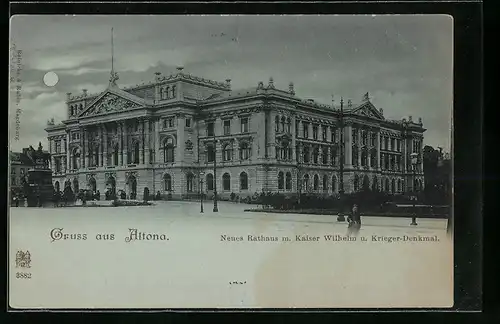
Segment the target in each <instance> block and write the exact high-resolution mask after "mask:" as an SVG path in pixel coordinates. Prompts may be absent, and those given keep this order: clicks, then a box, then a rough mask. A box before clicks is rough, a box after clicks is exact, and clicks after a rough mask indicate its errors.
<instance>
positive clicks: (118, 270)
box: [10, 201, 453, 308]
mask: <svg viewBox="0 0 500 324" xmlns="http://www.w3.org/2000/svg"><path fill="white" fill-rule="evenodd" d="M248 207H249V206H248V205H245V204H237V203H230V202H219V212H218V213H214V212H213V211H212V208H213V202H212V201H208V202H205V204H204V213H202V214H201V213H200V203H199V202H187V201H169V202H164V201H161V202H157V203H156V204H155V205H154V206H144V207H89V208H83V207H82V208H77V207H70V208H25V207H19V208H11V209H10V238H11V241H10V247H11V253H15V250H12V249H15V248H16V247H23V248H25V249H28V248H29V250H30V253H31V255H32V258H33V269H32V271H33V273H35V271H36V277H37V278H38V279H39V281H37V282H36V287H37V289H36V291H33V290H29V293H28V292H26V293H24V294H23V295H22V296H21V295H19V296H13V298H14V299H16V298H18V299H16V300H22V302H23V304H24V305H29V306H31V305H44V306H45V307H68V308H71V307H93V305H96V304H97V305H102V307H117V308H121V307H160V308H169V307H171V308H179V307H180V308H183V307H200V308H203V307H233V308H234V307H236V308H237V307H333V308H335V307H382V306H384V305H387V304H391V305H393V306H395V307H414V306H432V305H433V306H436V305H441V306H443V307H445V306H446V305H448V304H449V303H450V302H451V296H452V285H453V277H452V269H453V264H452V249H451V245H450V244H449V242H448V239H447V236H446V220H436V219H421V220H417V222H418V223H419V225H418V226H410V225H409V224H410V221H411V220H410V219H406V218H391V217H366V216H365V217H363V218H362V222H363V225H362V227H361V229H360V230H359V232H357V233H354V232H349V230H348V228H347V223H345V222H343V223H338V222H337V220H336V218H337V217H336V215H332V216H328V215H297V214H275V213H260V212H243V210H244V209H245V208H248ZM54 228H61V229H63V230H62V231H64V233H68V234H70V233H71V234H76V233H85V234H86V235H87V237H88V239H87V240H86V241H79V240H67V241H63V240H59V241H55V242H52V241H51V238H50V232H51V230H52V229H54ZM133 230H136V231H137V232H140V233H146V235H147V234H151V233H157V234H164V235H165V236H166V237H168V240H166V241H150V240H132V241H127V237H130V231H133ZM106 233H107V234H109V233H113V234H114V238H115V239H114V240H113V241H99V240H96V235H99V234H106ZM328 235H332V236H335V235H337V236H339V237H356V238H357V241H349V242H347V241H328V242H327V241H326V239H325V237H326V236H328ZM222 236H225V237H231V238H233V239H234V240H233V241H230V240H226V241H225V240H222V239H221V237H222ZM249 236H251V237H253V238H259V237H267V238H269V237H275V238H277V240H276V241H265V240H260V239H255V240H249V239H248V237H249ZM404 236H411V237H415V236H425V237H437V238H438V241H432V242H431V241H428V242H400V243H395V242H394V241H388V240H385V239H384V238H391V237H404ZM239 237H241V238H243V239H242V240H241V241H238V238H239ZM298 237H300V238H303V239H305V240H304V241H302V240H297V238H298ZM361 237H365V238H367V241H366V242H362V241H361V240H360V238H361ZM374 237H376V238H382V239H381V240H377V241H373V238H374ZM283 238H289V241H284V240H283ZM311 238H318V239H316V240H313V239H311ZM391 242H392V243H391ZM75 275H76V276H77V277H75ZM233 281H238V282H242V283H243V282H244V284H240V285H231V284H230V282H233ZM13 282H14V284H15V285H20V284H21V283H19V282H18V281H13ZM11 283H12V281H11ZM31 285H32V286H30V287H35V281H32V284H31ZM54 286H56V287H57V289H58V294H54V293H53V290H54ZM18 289H19V291H20V292H22V291H23V290H22V289H29V287H28V286H26V287H25V288H22V289H21V288H18ZM64 296H78V298H73V299H71V298H64ZM137 296H140V298H139V297H137ZM136 297H137V298H136ZM37 307H38V306H37Z"/></svg>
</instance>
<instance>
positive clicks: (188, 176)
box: [186, 172, 194, 192]
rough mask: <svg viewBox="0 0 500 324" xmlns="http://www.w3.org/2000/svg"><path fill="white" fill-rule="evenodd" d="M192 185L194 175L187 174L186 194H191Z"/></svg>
mask: <svg viewBox="0 0 500 324" xmlns="http://www.w3.org/2000/svg"><path fill="white" fill-rule="evenodd" d="M193 183H194V175H193V174H192V173H191V172H189V173H188V174H186V184H187V186H186V189H187V192H193Z"/></svg>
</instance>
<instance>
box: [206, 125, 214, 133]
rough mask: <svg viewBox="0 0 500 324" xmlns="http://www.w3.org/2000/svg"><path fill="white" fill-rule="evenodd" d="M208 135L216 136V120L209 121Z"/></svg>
mask: <svg viewBox="0 0 500 324" xmlns="http://www.w3.org/2000/svg"><path fill="white" fill-rule="evenodd" d="M207 136H214V122H208V123H207Z"/></svg>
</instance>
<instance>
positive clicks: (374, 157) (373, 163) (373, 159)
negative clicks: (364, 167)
mask: <svg viewBox="0 0 500 324" xmlns="http://www.w3.org/2000/svg"><path fill="white" fill-rule="evenodd" d="M370 165H371V167H372V168H376V167H377V152H376V151H375V150H372V153H371V156H370Z"/></svg>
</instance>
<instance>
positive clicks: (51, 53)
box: [9, 15, 453, 151]
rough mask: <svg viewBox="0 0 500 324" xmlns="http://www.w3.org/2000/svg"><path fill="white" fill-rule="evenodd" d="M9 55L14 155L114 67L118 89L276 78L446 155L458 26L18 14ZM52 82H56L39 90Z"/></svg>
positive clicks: (432, 21) (409, 21)
mask: <svg viewBox="0 0 500 324" xmlns="http://www.w3.org/2000/svg"><path fill="white" fill-rule="evenodd" d="M11 27H12V28H11V46H12V45H15V46H16V48H17V49H18V50H22V51H23V52H22V66H23V69H22V71H21V79H22V84H21V85H22V90H21V96H22V99H21V101H20V102H19V107H20V108H21V111H22V113H21V115H20V133H19V140H18V141H16V140H14V133H15V111H16V100H15V92H11V98H10V101H9V104H10V108H9V110H10V114H9V119H10V123H9V126H10V138H11V140H10V145H11V147H10V149H11V150H14V151H20V150H21V149H22V148H23V147H27V146H29V145H33V147H35V148H36V146H37V145H38V142H39V141H41V142H42V145H44V148H45V149H48V145H47V134H46V132H45V131H44V128H45V127H46V122H47V120H48V119H50V118H52V117H53V118H54V119H55V122H56V123H58V122H60V121H61V120H64V119H66V115H67V112H66V104H65V100H66V92H72V93H73V95H76V94H81V93H82V89H88V92H89V94H93V93H98V92H101V91H103V90H105V89H106V87H107V85H108V80H109V72H110V69H111V27H113V28H114V54H115V55H114V56H115V59H114V67H115V70H116V71H117V72H118V73H119V76H120V79H119V80H118V85H119V86H120V87H125V86H131V85H135V84H138V83H141V82H149V81H152V80H153V79H154V72H156V71H160V72H162V74H163V75H167V74H170V73H175V72H176V70H175V68H176V67H177V66H184V72H185V73H190V74H193V75H196V76H199V77H204V78H207V79H212V80H217V81H221V82H223V81H224V80H225V79H227V78H230V79H231V80H232V81H231V84H232V88H233V89H238V88H248V87H256V86H257V84H258V82H259V81H263V82H264V84H267V82H268V80H269V78H270V77H273V78H274V84H275V86H276V87H277V88H280V89H285V90H286V89H288V84H289V83H290V82H294V84H295V91H296V95H297V96H298V97H300V98H302V99H308V98H311V99H315V100H316V101H317V102H320V103H325V104H331V98H332V97H331V96H332V94H333V95H334V99H335V102H336V103H337V104H338V103H339V100H340V97H341V96H343V97H344V100H347V99H352V101H353V103H356V102H358V101H360V100H361V99H362V97H363V94H364V93H366V92H369V94H370V97H371V101H372V103H373V104H374V105H375V106H376V107H377V108H383V109H384V115H385V117H386V118H389V119H401V118H403V117H406V118H408V116H409V115H411V116H413V120H414V121H417V120H418V118H419V117H422V119H423V123H424V127H425V128H426V129H427V131H426V132H425V133H424V145H431V146H433V147H438V146H439V147H443V149H444V150H445V151H449V150H450V144H451V127H452V126H451V116H452V107H453V101H452V100H453V79H452V76H453V20H452V18H450V17H449V16H445V15H427V16H423V15H420V16H419V15H394V16H380V15H377V16H14V17H13V18H12V20H11ZM47 72H55V73H56V74H57V76H58V77H59V80H58V82H57V84H56V85H55V86H53V87H49V86H46V85H45V83H44V81H43V78H44V75H45V74H46V73H47Z"/></svg>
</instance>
